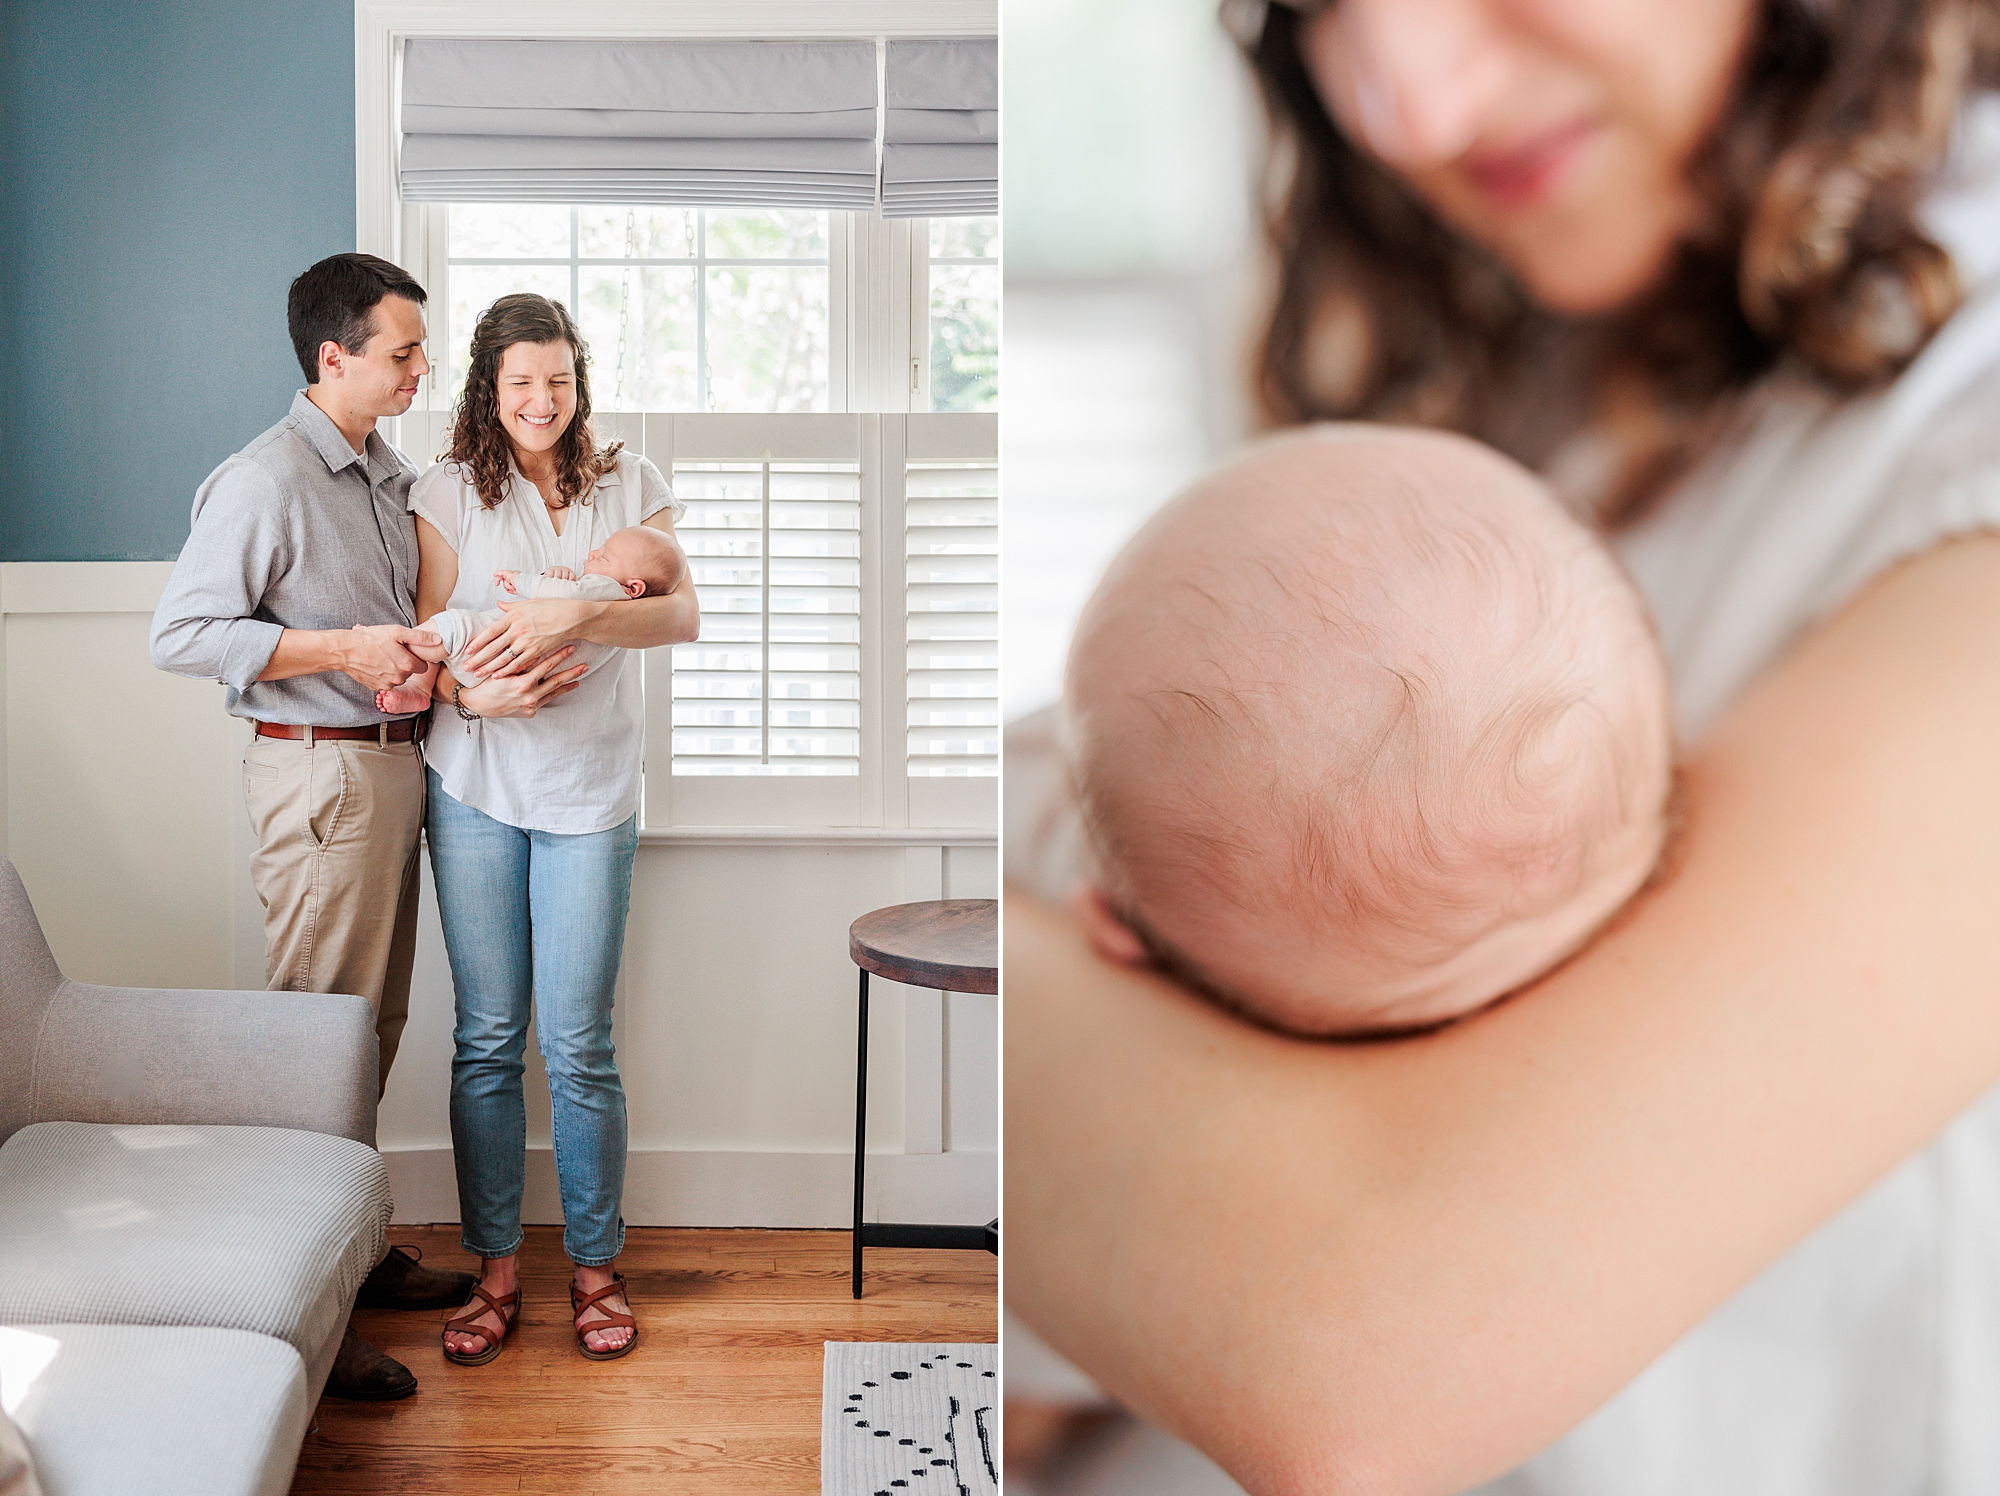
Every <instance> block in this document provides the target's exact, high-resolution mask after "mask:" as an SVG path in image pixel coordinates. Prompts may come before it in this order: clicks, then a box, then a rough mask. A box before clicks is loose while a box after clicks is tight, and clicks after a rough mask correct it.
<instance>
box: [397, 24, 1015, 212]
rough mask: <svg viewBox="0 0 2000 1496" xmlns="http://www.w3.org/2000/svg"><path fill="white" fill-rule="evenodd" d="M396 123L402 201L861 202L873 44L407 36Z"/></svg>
mask: <svg viewBox="0 0 2000 1496" xmlns="http://www.w3.org/2000/svg"><path fill="white" fill-rule="evenodd" d="M552 14H560V7H559V6H558V7H557V10H556V11H555V12H552ZM894 46H895V44H894V43H892V44H891V47H892V56H893V47H894ZM989 71H990V64H989ZM891 76H892V77H893V76H894V75H893V74H892V75H891ZM989 107H990V106H989ZM402 128H403V157H402V183H403V198H404V200H405V201H406V202H416V203H423V202H516V203H519V202H566V203H575V202H584V203H674V204H686V205H701V204H706V205H713V206H717V207H726V206H742V207H765V208H836V209H847V210H850V211H852V210H857V209H859V210H866V209H867V208H869V207H870V206H872V205H873V203H874V202H875V43H873V42H872V41H861V42H841V41H827V42H774V41H543V40H519V41H460V40H443V39H436V38H412V39H411V40H410V41H409V42H408V43H407V44H406V45H405V48H404V53H403V111H402ZM989 138H990V132H989ZM988 149H991V147H988ZM989 175H990V173H989Z"/></svg>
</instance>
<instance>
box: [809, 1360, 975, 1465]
mask: <svg viewBox="0 0 2000 1496" xmlns="http://www.w3.org/2000/svg"><path fill="white" fill-rule="evenodd" d="M999 1361H1000V1358H999V1347H998V1346H995V1345H906V1344H900V1343H896V1342H884V1341H862V1342H853V1341H842V1340H829V1341H827V1342H826V1373H825V1379H824V1381H823V1382H822V1383H821V1392H820V1423H819V1489H820V1496H999V1492H1000V1381H999Z"/></svg>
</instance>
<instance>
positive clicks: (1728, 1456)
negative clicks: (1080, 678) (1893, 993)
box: [1005, 96, 2000, 1496]
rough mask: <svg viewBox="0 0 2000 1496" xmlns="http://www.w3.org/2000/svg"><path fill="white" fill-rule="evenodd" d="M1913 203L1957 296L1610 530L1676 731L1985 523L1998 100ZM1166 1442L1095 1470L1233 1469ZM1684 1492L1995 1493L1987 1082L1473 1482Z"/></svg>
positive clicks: (1995, 435)
mask: <svg viewBox="0 0 2000 1496" xmlns="http://www.w3.org/2000/svg"><path fill="white" fill-rule="evenodd" d="M1923 212H1924V218H1925V222H1926V224H1927V226H1928V227H1929V229H1930V231H1931V233H1932V234H1933V236H1934V237H1935V238H1937V239H1938V241H1939V242H1940V243H1942V244H1943V245H1944V246H1945V247H1946V248H1947V249H1949V250H1950V251H1951V254H1952V257H1953V259H1954V261H1955V262H1956V263H1957V265H1958V268H1959V272H1960V275H1961V278H1962V280H1963V281H1964V282H1965V283H1966V284H1967V285H1968V286H1969V287H1970V288H1971V294H1970V296H1969V298H1968V300H1967V302H1966V304H1965V305H1964V306H1963V307H1962V308H1961V310H1960V311H1959V312H1958V313H1957V314H1956V315H1955V316H1954V317H1953V318H1952V320H1951V321H1950V322H1949V323H1948V324H1947V325H1946V327H1945V328H1944V329H1942V330H1941V331H1940V332H1939V333H1938V335H1937V336H1936V337H1935V338H1934V339H1932V341H1931V343H1930V344H1929V346H1928V347H1927V348H1926V349H1925V350H1924V351H1923V353H1922V354H1921V356H1919V358H1918V359H1917V360H1916V362H1915V363H1914V364H1912V365H1911V367H1910V368H1909V369H1908V370H1907V371H1906V372H1905V373H1904V374H1903V375H1902V376H1901V377H1900V378H1899V379H1898V380H1897V381H1896V382H1895V383H1894V384H1893V385H1891V386H1890V387H1889V388H1888V389H1886V390H1884V391H1882V392H1881V393H1880V394H1877V395H1874V396H1871V397H1868V398H1866V399H1858V400H1839V399H1835V398H1832V397H1829V396H1827V395H1825V394H1824V393H1821V392H1819V391H1816V390H1813V389H1811V388H1808V387H1806V386H1804V385H1802V384H1800V383H1798V382H1796V381H1788V380H1786V379H1782V378H1779V379H1774V380H1772V381H1771V382H1770V383H1769V384H1768V386H1767V387H1766V388H1764V389H1763V390H1762V391H1760V392H1759V394H1758V396H1757V397H1756V398H1755V400H1754V402H1753V404H1752V406H1751V408H1750V409H1749V411H1748V415H1749V420H1748V422H1747V426H1746V430H1745V431H1744V433H1743V435H1742V436H1741V437H1740V439H1739V440H1737V441H1736V442H1735V443H1734V444H1732V445H1731V446H1729V447H1728V448H1727V449H1726V450H1723V451H1721V452H1718V453H1717V454H1716V455H1715V457H1714V458H1713V460H1711V461H1710V462H1708V463H1707V464H1706V465H1705V466H1704V467H1703V468H1701V469H1700V470H1699V471H1697V472H1695V473H1693V474H1691V475H1690V476H1689V478H1688V479H1687V480H1686V481H1685V482H1684V483H1683V484H1682V485H1681V486H1680V487H1679V488H1678V489H1677V490H1676V491H1675V492H1674V493H1672V494H1670V495H1668V496H1667V498H1666V499H1665V501H1664V502H1663V503H1662V504H1661V505H1660V507H1659V509H1658V510H1657V512H1656V513H1655V514H1654V515H1653V516H1652V517H1651V518H1649V519H1648V520H1646V521H1645V522H1644V523H1642V524H1640V525H1639V526H1638V527H1636V528H1635V529H1633V530H1631V531H1629V532H1627V533H1626V534H1625V535H1623V536H1622V537H1620V540H1619V549H1620V551H1621V553H1622V555H1623V556H1624V558H1625V560H1626V562H1627V564H1628V565H1629V567H1630V568H1631V570H1632V573H1633V576H1634V577H1635V579H1636V580H1637V582H1638V584H1639V587H1640V589H1641V591H1642V592H1644V594H1645V596H1646V599H1647V601H1648V603H1649V604H1650V605H1651V607H1652V609H1653V611H1654V614H1655V617H1656V619H1657V622H1658V625H1659V631H1660V639H1661V643H1662V646H1663V647H1664V649H1665V651H1666V655H1667V661H1668V665H1669V668H1670V673H1671V676H1672V680H1673V687H1674V696H1675V703H1676V708H1677V714H1678V717H1679V721H1680V728H1681V732H1682V735H1683V738H1684V739H1685V740H1688V741H1693V740H1695V739H1698V738H1699V737H1700V736H1701V735H1702V734H1703V733H1704V732H1705V731H1706V730H1707V729H1708V728H1709V726H1711V725H1712V724H1713V723H1714V721H1715V720H1716V718H1717V717H1718V716H1719V715H1720V714H1721V712H1722V711H1723V710H1724V709H1725V708H1726V707H1727V706H1728V705H1729V703H1730V702H1731V701H1732V700H1733V699H1734V698H1735V696H1736V695H1737V694H1738V693H1739V692H1740V691H1741V690H1742V689H1743V688H1744V687H1745V686H1746V685H1748V684H1749V683H1750V682H1751V681H1752V680H1753V679H1754V678H1755V677H1756V676H1757V675H1759V674H1760V673H1761V672H1762V671H1763V670H1764V669H1765V668H1766V667H1767V666H1769V665H1770V664H1771V663H1772V662H1773V661H1774V660H1775V659H1776V658H1777V657H1778V656H1779V655H1780V654H1782V653H1783V652H1784V651H1785V649H1786V648H1788V647H1789V646H1790V645H1791V644H1792V643H1793V642H1794V641H1795V640H1796V639H1797V638H1798V637H1799V635H1800V634H1801V632H1802V631H1804V630H1806V629H1808V628H1810V627H1811V626H1812V625H1813V624H1814V623H1815V622H1817V621H1818V620H1820V619H1822V618H1824V617H1826V616H1827V615H1828V614H1829V613H1831V612H1832V611H1834V610H1835V609H1837V608H1839V607H1840V606H1841V605H1842V604H1843V603H1845V602H1847V601H1848V600H1850V599H1851V598H1853V597H1854V596H1855V595H1856V594H1857V593H1858V592H1860V591H1861V590H1862V589H1863V588H1864V587H1865V586H1866V585H1867V584H1868V583H1869V582H1870V581H1871V580H1872V579H1873V578H1875V577H1877V576H1879V575H1880V574H1881V573H1882V572H1883V571H1885V570H1886V569H1888V568H1889V567H1892V566H1894V565H1895V564H1896V563H1898V562H1899V561H1901V560H1904V559H1906V558H1907V557H1910V556H1913V555H1916V554H1918V553H1920V552H1922V551H1924V550H1927V549H1929V548H1930V547H1932V546H1934V545H1937V544H1938V543H1940V542H1941V541H1944V540H1948V539H1950V538H1952V537H1955V536H1959V535H1964V534H1968V533H1971V532H1974V531H1978V530H2000V100H1996V99H1995V98H1993V97H1991V96H1986V97H1982V98H1979V99H1977V100H1975V101H1974V102H1973V103H1971V104H1970V105H1969V106H1968V107H1967V108H1966V110H1965V111H1964V113H1963V114H1962V116H1961V118H1960V121H1959V139H1958V142H1957V145H1956V147H1955V150H1954V155H1953V160H1952V163H1951V165H1950V167H1949V168H1948V170H1947V171H1946V173H1945V174H1944V176H1943V178H1942V179H1941V180H1940V181H1939V182H1938V183H1936V184H1935V185H1934V189H1933V191H1932V192H1931V193H1930V194H1929V195H1928V196H1927V198H1926V201H1925V205H1924V209H1923ZM1995 680H1996V682H2000V659H1996V662H1995ZM1007 753H1008V757H1007V796H1006V809H1007V820H1008V825H1007V839H1006V842H1005V848H1006V855H1007V860H1008V865H1009V875H1010V876H1011V877H1016V878H1020V879H1024V880H1026V881H1028V882H1029V883H1030V884H1031V885H1033V886H1036V887H1038V888H1039V889H1041V890H1042V891H1043V892H1045V893H1047V894H1049V895H1052V896H1059V895H1060V894H1061V893H1063V892H1064V891H1065V890H1066V885H1067V882H1068V880H1069V878H1070V877H1072V876H1073V875H1074V869H1075V867H1076V865H1077V862H1078V860H1079V858H1080V857H1081V855H1082V845H1083V844H1082V838H1081V836H1080V834H1079V831H1078V828H1077V827H1076V825H1075V823H1074V818H1073V817H1072V816H1071V815H1069V814H1068V813H1067V812H1066V810H1065V808H1064V807H1063V805H1062V803H1061V793H1060V770H1059V767H1058V763H1057V758H1056V752H1055V739H1054V734H1053V731H1052V727H1051V723H1050V722H1049V720H1048V719H1047V718H1046V717H1043V718H1041V719H1040V720H1036V719H1030V720H1029V721H1027V722H1024V723H1022V724H1019V725H1017V726H1016V727H1015V728H1014V729H1012V730H1010V733H1009V736H1008V742H1007ZM1995 766H1996V772H2000V745H1995ZM1996 922H2000V911H1996ZM1996 938H2000V937H1996ZM1994 1001H1995V1002H2000V992H1996V993H1994ZM1882 1021H1883V1022H1884V1023H1885V1024H1887V1023H1894V1022H1896V1021H1897V1019H1896V1016H1895V1015H1894V1014H1888V1013H1885V1014H1884V1015H1883V1018H1882ZM1170 1444H1171V1441H1167V1440H1166V1439H1165V1437H1164V1436H1154V1435H1150V1434H1148V1435H1146V1436H1144V1439H1143V1440H1142V1441H1141V1442H1140V1443H1139V1444H1137V1445H1135V1446H1134V1447H1133V1448H1132V1449H1131V1450H1130V1452H1129V1458H1127V1457H1126V1456H1124V1455H1121V1456H1120V1457H1119V1458H1118V1460H1117V1461H1116V1463H1117V1464H1118V1465H1119V1466H1120V1468H1119V1470H1118V1472H1117V1473H1113V1472H1112V1471H1111V1470H1109V1469H1104V1470H1101V1471H1100V1472H1099V1475H1098V1478H1097V1481H1096V1484H1094V1485H1093V1486H1092V1490H1093V1491H1096V1492H1100V1493H1103V1496H1111V1493H1114V1492H1116V1493H1121V1496H1123V1493H1127V1492H1134V1493H1136V1492H1138V1491H1140V1490H1144V1491H1147V1492H1149V1493H1158V1496H1167V1493H1169V1492H1172V1493H1177V1496H1180V1493H1195V1492H1201V1493H1210V1492H1221V1491H1226V1490H1229V1489H1232V1487H1231V1486H1230V1483H1229V1482H1228V1481H1227V1480H1226V1479H1225V1478H1224V1477H1222V1476H1221V1474H1220V1472H1218V1471H1215V1470H1214V1468H1213V1467H1212V1466H1209V1465H1207V1463H1206V1462H1205V1461H1200V1460H1198V1459H1196V1458H1195V1457H1194V1456H1192V1455H1191V1454H1188V1453H1186V1452H1181V1453H1179V1454H1176V1453H1174V1452H1173V1451H1172V1449H1171V1448H1170ZM1163 1471H1171V1472H1172V1473H1171V1474H1167V1475H1163V1474H1162V1473H1161V1472H1163ZM1697 1492H1698V1493H1701V1496H1992V1493H1995V1492H2000V1088H1996V1089H1994V1090H1992V1091H1989V1092H1988V1093H1987V1094H1986V1095H1985V1096H1984V1097H1983V1098H1982V1099H1981V1100H1980V1101H1979V1102H1977V1103H1976V1104H1974V1105H1973V1106H1972V1107H1971V1108H1970V1109H1969V1110H1968V1111H1966V1112H1965V1113H1964V1114H1963V1115H1962V1116H1961V1117H1960V1118H1959V1119H1958V1120H1957V1121H1956V1122H1954V1123H1953V1124H1952V1125H1951V1126H1950V1127H1949V1128H1948V1129H1947V1130H1946V1131H1945V1132H1944V1133H1943V1135H1942V1136H1941V1137H1939V1139H1938V1140H1937V1141H1936V1142H1934V1143H1932V1144H1931V1145H1930V1146H1929V1147H1928V1148H1926V1149H1925V1150H1924V1151H1923V1152H1921V1153H1919V1154H1917V1155H1916V1156H1915V1157H1914V1158H1911V1159H1909V1160H1908V1161H1906V1162H1905V1163H1904V1164H1903V1165H1902V1166H1901V1167H1899V1168H1898V1169H1897V1170H1896V1171H1895V1172H1894V1173H1892V1174H1891V1175H1889V1177H1888V1178H1886V1179H1884V1180H1882V1181H1881V1182H1880V1183H1879V1184H1877V1185H1876V1186H1875V1187H1874V1188H1873V1189H1871V1190H1870V1191H1869V1192H1868V1193H1867V1194H1865V1195H1863V1196H1862V1197H1861V1198H1860V1199H1859V1200H1857V1201H1856V1202H1854V1203H1853V1204H1852V1205H1850V1206H1848V1207H1847V1208H1846V1209H1845V1210H1843V1211H1842V1212H1841V1213H1840V1214H1839V1215H1837V1216H1835V1217H1834V1218H1833V1219H1832V1220H1831V1221H1829V1222H1828V1223H1827V1224H1826V1225H1824V1226H1822V1227H1821V1228H1820V1229H1819V1230H1818V1231H1816V1232H1815V1233H1814V1234H1813V1235H1812V1236H1810V1237H1808V1238H1807V1239H1806V1240H1805V1241H1804V1242H1802V1243H1801V1244H1800V1245H1799V1246H1797V1247H1795V1248H1793V1249H1792V1250H1791V1251H1790V1252H1788V1253H1787V1254H1786V1255H1785V1256H1783V1257H1782V1258H1780V1259H1779V1260H1778V1261H1777V1262H1775V1263H1774V1264H1772V1265H1771V1266H1770V1267H1769V1268H1767V1269H1765V1271H1764V1272H1763V1273H1762V1274H1760V1275H1759V1276H1758V1277H1757V1278H1756V1279H1754V1280H1753V1281H1752V1282H1751V1283H1750V1285H1749V1286H1748V1287H1746V1288H1744V1289H1743V1290H1742V1291H1741V1292H1739V1293H1738V1294H1737V1295H1736V1296H1735V1297H1734V1298H1732V1299H1731V1300H1730V1301H1729V1302H1727V1303H1726V1304H1724V1305H1723V1306H1722V1307H1721V1308H1719V1309H1717V1310H1716V1311H1715V1312H1714V1313H1713V1314H1711V1315H1709V1316H1708V1318H1707V1319H1705V1320H1703V1321H1702V1322H1701V1323H1700V1324H1699V1325H1697V1326H1696V1327H1695V1328H1694V1329H1693V1330H1691V1331H1689V1332H1688V1334H1687V1335H1686V1336H1684V1337H1683V1338H1682V1339H1681V1340H1680V1341H1679V1342H1678V1343H1677V1344H1676V1345H1674V1346H1673V1347H1672V1348H1671V1349H1669V1350H1668V1351H1667V1352H1666V1353H1665V1354H1664V1355H1662V1356H1661V1357H1660V1358H1659V1359H1658V1360H1657V1361H1655V1362H1654V1363H1653V1364H1652V1366H1650V1367H1649V1368H1647V1369H1646V1370H1645V1371H1644V1372H1642V1373H1641V1374H1640V1375H1639V1376H1638V1378H1637V1379H1636V1380H1634V1381H1633V1382H1632V1383H1631V1384H1630V1385H1629V1386H1627V1387H1626V1388H1625V1389H1624V1390H1623V1391H1622V1392H1620V1393H1619V1394H1618V1395H1617V1396H1616V1397H1614V1398H1613V1399H1612V1400H1611V1401H1610V1402H1609V1403H1607V1404H1606V1405H1605V1406H1604V1407H1603V1408H1602V1409H1600V1410H1599V1411H1598V1412H1597V1413H1596V1414H1595V1415H1593V1416H1592V1417H1591V1418H1589V1419H1587V1420H1586V1421H1585V1422H1584V1423H1583V1424H1582V1425H1581V1426H1580V1427H1578V1428H1577V1429H1575V1430H1574V1431H1573V1432H1571V1433H1570V1434H1569V1435H1567V1436H1566V1437H1565V1438H1563V1439H1561V1440H1559V1441H1558V1442H1557V1443H1556V1444H1555V1445H1553V1446H1552V1447H1551V1448H1549V1449H1548V1450H1546V1451H1544V1452H1543V1453H1542V1454H1540V1455H1538V1456H1536V1457H1535V1458H1534V1459H1532V1460H1530V1461H1529V1462H1528V1463H1527V1464H1526V1465H1524V1466H1522V1467H1521V1468H1520V1469H1518V1470H1516V1471H1515V1472H1514V1473H1512V1474H1511V1475H1508V1476H1506V1477H1504V1478H1502V1479H1500V1480H1497V1481H1494V1482H1492V1483H1490V1484H1488V1485H1484V1486H1481V1487H1479V1488H1478V1491H1477V1493H1473V1496H1690V1493H1697Z"/></svg>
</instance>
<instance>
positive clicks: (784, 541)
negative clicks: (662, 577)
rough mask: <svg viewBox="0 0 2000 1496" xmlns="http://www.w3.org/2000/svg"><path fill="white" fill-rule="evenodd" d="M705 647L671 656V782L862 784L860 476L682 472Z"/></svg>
mask: <svg viewBox="0 0 2000 1496" xmlns="http://www.w3.org/2000/svg"><path fill="white" fill-rule="evenodd" d="M673 484H674V490H675V492H676V493H677V494H678V495H679V496H680V497H681V498H682V499H683V500H684V501H686V503H687V506H688V507H687V513H686V514H685V515H684V516H683V517H682V518H681V519H680V521H679V522H678V523H677V524H676V526H675V531H676V533H677V534H678V535H679V536H680V539H681V543H682V545H683V546H684V547H685V548H686V550H687V553H688V564H689V568H690V571H691V573H692V576H693V580H694V584H695V593H696V596H697V598H698V599H699V601H700V603H701V637H700V639H699V640H697V641H696V642H694V643H692V644H681V645H677V646H675V648H674V654H673V691H674V702H673V735H674V742H673V755H672V758H673V773H674V774H676V775H709V776H715V775H853V774H858V773H859V772H860V763H861V745H860V736H861V733H860V728H861V722H860V716H861V700H860V698H861V490H860V477H859V469H858V467H857V465H856V464H853V463H790V462H769V461H763V462H746V463H721V462H702V463H684V464H681V463H677V464H676V465H675V467H674V474H673Z"/></svg>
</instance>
